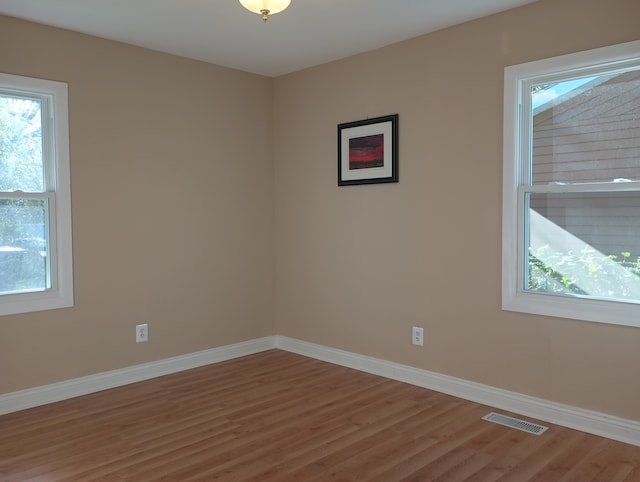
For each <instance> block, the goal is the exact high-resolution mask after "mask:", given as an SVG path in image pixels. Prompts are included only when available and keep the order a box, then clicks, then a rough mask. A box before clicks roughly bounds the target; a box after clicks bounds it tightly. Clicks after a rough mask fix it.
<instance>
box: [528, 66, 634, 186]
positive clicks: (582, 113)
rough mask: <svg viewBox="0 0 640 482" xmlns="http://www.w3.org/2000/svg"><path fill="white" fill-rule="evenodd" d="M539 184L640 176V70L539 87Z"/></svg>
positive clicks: (534, 99)
mask: <svg viewBox="0 0 640 482" xmlns="http://www.w3.org/2000/svg"><path fill="white" fill-rule="evenodd" d="M531 111H532V113H533V146H532V150H533V152H532V156H533V161H532V162H533V173H532V179H533V183H534V184H548V183H552V182H557V183H567V184H569V183H584V182H603V181H607V182H611V181H614V180H636V181H637V180H640V70H639V69H637V68H636V69H635V70H631V71H627V72H623V73H616V74H607V75H598V76H594V77H588V78H582V79H572V80H567V81H563V82H557V83H553V84H541V85H536V86H533V88H532V90H531Z"/></svg>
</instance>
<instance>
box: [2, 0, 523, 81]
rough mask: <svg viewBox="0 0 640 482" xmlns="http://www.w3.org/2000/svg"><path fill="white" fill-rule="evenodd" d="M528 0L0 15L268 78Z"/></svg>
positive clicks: (11, 10) (167, 5)
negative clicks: (269, 10) (272, 11)
mask: <svg viewBox="0 0 640 482" xmlns="http://www.w3.org/2000/svg"><path fill="white" fill-rule="evenodd" d="M533 1H535V0H292V2H291V5H290V6H289V8H288V9H287V10H285V11H284V12H281V13H279V14H276V15H273V16H271V17H270V18H269V21H268V22H267V23H266V24H264V23H263V22H262V19H261V17H260V16H259V15H256V14H254V13H251V12H249V11H248V10H246V9H245V8H244V7H243V6H242V5H240V3H239V2H238V0H0V14H5V15H9V16H13V17H18V18H22V19H26V20H31V21H34V22H39V23H44V24H47V25H53V26H56V27H62V28H66V29H69V30H75V31H78V32H83V33H88V34H91V35H95V36H98V37H103V38H107V39H112V40H118V41H121V42H126V43H129V44H133V45H138V46H141V47H147V48H149V49H153V50H159V51H162V52H168V53H172V54H176V55H181V56H183V57H189V58H192V59H196V60H202V61H205V62H210V63H213V64H218V65H223V66H225V67H231V68H235V69H240V70H244V71H248V72H254V73H257V74H262V75H267V76H272V77H275V76H278V75H282V74H286V73H289V72H294V71H296V70H301V69H304V68H306V67H311V66H313V65H319V64H322V63H325V62H329V61H332V60H337V59H340V58H344V57H348V56H350V55H354V54H357V53H361V52H366V51H369V50H373V49H376V48H379V47H382V46H385V45H389V44H392V43H395V42H399V41H401V40H406V39H409V38H413V37H417V36H419V35H423V34H425V33H429V32H433V31H435V30H439V29H442V28H445V27H448V26H451V25H455V24H458V23H462V22H465V21H468V20H472V19H475V18H479V17H484V16H486V15H491V14H493V13H497V12H500V11H503V10H508V9H510V8H513V7H517V6H520V5H524V4H527V3H532V2H533Z"/></svg>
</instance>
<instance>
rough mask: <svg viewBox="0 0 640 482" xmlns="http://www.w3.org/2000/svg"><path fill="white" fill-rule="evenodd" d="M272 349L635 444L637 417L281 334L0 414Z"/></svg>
mask: <svg viewBox="0 0 640 482" xmlns="http://www.w3.org/2000/svg"><path fill="white" fill-rule="evenodd" d="M273 348H279V349H281V350H285V351H289V352H292V353H297V354H299V355H304V356H308V357H310V358H315V359H317V360H323V361H326V362H329V363H333V364H336V365H341V366H344V367H348V368H354V369H356V370H360V371H363V372H367V373H372V374H374V375H380V376H383V377H386V378H390V379H392V380H398V381H401V382H405V383H410V384H412V385H416V386H419V387H423V388H428V389H430V390H436V391H438V392H442V393H446V394H449V395H453V396H456V397H459V398H463V399H465V400H471V401H473V402H477V403H482V404H484V405H488V406H490V407H493V408H497V409H502V410H506V411H509V412H513V413H517V414H520V415H522V416H526V417H531V418H535V419H537V420H542V421H545V422H549V423H553V424H557V425H562V426H564V427H569V428H572V429H576V430H581V431H583V432H587V433H591V434H594V435H599V436H601V437H606V438H610V439H613V440H618V441H621V442H625V443H629V444H633V445H638V446H640V422H638V421H634V420H626V419H622V418H618V417H613V416H611V415H607V414H603V413H599V412H594V411H590V410H584V409H581V408H577V407H572V406H569V405H563V404H560V403H555V402H550V401H548V400H543V399H540V398H534V397H530V396H527V395H522V394H520V393H515V392H510V391H507V390H502V389H500V388H494V387H490V386H487V385H482V384H479V383H475V382H470V381H467V380H463V379H460V378H455V377H450V376H447V375H442V374H439V373H434V372H430V371H427V370H421V369H418V368H413V367H410V366H407V365H401V364H398V363H393V362H389V361H386V360H381V359H378V358H372V357H368V356H364V355H359V354H357V353H352V352H348V351H344V350H338V349H336V348H330V347H327V346H323V345H317V344H315V343H309V342H306V341H302V340H297V339H294V338H288V337H285V336H270V337H265V338H259V339H256V340H250V341H246V342H241V343H236V344H233V345H226V346H222V347H218V348H212V349H210V350H204V351H200V352H196V353H190V354H187V355H181V356H177V357H173V358H166V359H164V360H159V361H155V362H150V363H144V364H142V365H135V366H132V367H127V368H123V369H120V370H113V371H109V372H104V373H99V374H97V375H90V376H87V377H82V378H75V379H73V380H67V381H63V382H59V383H53V384H50V385H44V386H41V387H35V388H29V389H26V390H21V391H18V392H13V393H8V394H4V395H0V415H3V414H6V413H11V412H16V411H18V410H24V409H27V408H32V407H36V406H39V405H45V404H47V403H52V402H57V401H61V400H66V399H68V398H73V397H78V396H81V395H87V394H89V393H94V392H99V391H101V390H107V389H109V388H115V387H119V386H123V385H128V384H130V383H135V382H140V381H143V380H148V379H151V378H155V377H159V376H162V375H168V374H170V373H176V372H180V371H183V370H188V369H190V368H197V367H200V366H204V365H209V364H212V363H218V362H221V361H225V360H231V359H233V358H238V357H241V356H246V355H251V354H254V353H259V352H261V351H266V350H270V349H273Z"/></svg>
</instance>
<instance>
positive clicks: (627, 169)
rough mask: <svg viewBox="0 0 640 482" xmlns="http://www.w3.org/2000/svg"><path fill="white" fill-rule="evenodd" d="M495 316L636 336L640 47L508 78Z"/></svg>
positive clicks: (565, 60) (529, 68)
mask: <svg viewBox="0 0 640 482" xmlns="http://www.w3.org/2000/svg"><path fill="white" fill-rule="evenodd" d="M503 162H504V166H503V240H502V242H503V244H502V250H503V258H502V308H503V309H505V310H512V311H520V312H526V313H534V314H541V315H549V316H559V317H565V318H573V319H580V320H588V321H597V322H605V323H615V324H622V325H629V326H638V327H640V41H636V42H630V43H627V44H622V45H617V46H613V47H606V48H602V49H597V50H592V51H588V52H580V53H577V54H572V55H565V56H562V57H556V58H552V59H546V60H541V61H536V62H530V63H527V64H522V65H516V66H511V67H507V68H506V69H505V103H504V160H503Z"/></svg>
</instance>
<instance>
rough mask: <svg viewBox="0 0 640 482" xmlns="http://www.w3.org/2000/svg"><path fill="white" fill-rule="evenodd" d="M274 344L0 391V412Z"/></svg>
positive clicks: (238, 346)
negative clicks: (16, 390) (6, 391)
mask: <svg viewBox="0 0 640 482" xmlns="http://www.w3.org/2000/svg"><path fill="white" fill-rule="evenodd" d="M273 348H275V338H274V337H272V336H270V337H266V338H258V339H256V340H250V341H245V342H241V343H235V344H232V345H225V346H221V347H217V348H211V349H209V350H204V351H199V352H195V353H189V354H187V355H181V356H176V357H172V358H165V359H163V360H158V361H155V362H150V363H144V364H141V365H134V366H131V367H127V368H122V369H120V370H112V371H108V372H103V373H98V374H97V375H90V376H86V377H81V378H74V379H72V380H66V381H63V382H58V383H52V384H50V385H43V386H41V387H35V388H29V389H26V390H20V391H18V392H12V393H7V394H5V395H0V415H4V414H6V413H11V412H17V411H18V410H24V409H27V408H32V407H37V406H39V405H45V404H47V403H52V402H59V401H61V400H66V399H68V398H73V397H79V396H81V395H87V394H89V393H94V392H99V391H101V390H107V389H109V388H115V387H120V386H123V385H128V384H130V383H135V382H141V381H143V380H149V379H151V378H156V377H160V376H162V375H169V374H170V373H176V372H180V371H183V370H189V369H190V368H197V367H201V366H204V365H210V364H212V363H218V362H221V361H225V360H231V359H232V358H238V357H241V356H245V355H251V354H253V353H258V352H261V351H266V350H271V349H273Z"/></svg>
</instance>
